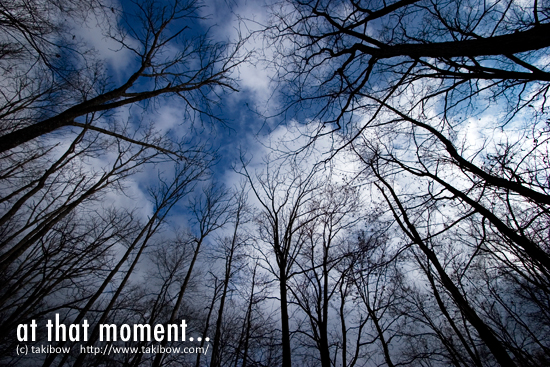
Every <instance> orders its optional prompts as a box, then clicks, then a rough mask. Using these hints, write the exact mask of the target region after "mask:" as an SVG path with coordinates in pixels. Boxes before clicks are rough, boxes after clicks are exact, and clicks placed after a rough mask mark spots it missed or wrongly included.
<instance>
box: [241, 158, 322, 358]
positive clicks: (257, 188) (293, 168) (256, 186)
mask: <svg viewBox="0 0 550 367" xmlns="http://www.w3.org/2000/svg"><path fill="white" fill-rule="evenodd" d="M285 163H286V165H282V164H278V165H275V166H274V165H273V163H272V162H269V161H266V169H265V172H262V173H256V175H255V177H254V176H252V175H251V174H250V173H249V172H248V170H247V168H246V165H244V164H243V175H244V176H245V177H246V179H247V180H248V181H249V182H250V185H251V187H252V192H253V193H254V195H255V196H256V198H257V199H258V201H259V202H260V207H261V213H260V214H259V216H258V217H257V225H258V236H259V240H260V241H261V242H262V243H264V244H266V245H267V248H265V247H263V246H262V247H260V248H259V249H258V250H259V251H260V253H261V254H262V257H263V258H264V262H265V265H264V266H265V267H266V269H267V270H268V271H269V272H270V273H271V274H273V276H274V277H275V279H276V281H277V283H278V286H279V297H280V298H279V302H280V312H281V315H280V318H281V333H282V336H281V337H282V352H283V357H282V365H283V366H291V363H292V359H291V343H290V336H291V331H290V320H289V310H288V304H289V297H288V287H289V280H290V278H292V276H293V274H294V273H295V271H296V270H295V267H296V261H297V259H298V256H299V254H300V253H301V251H302V249H303V248H304V246H305V244H306V241H307V226H308V224H309V223H310V222H312V221H314V220H315V218H316V217H317V215H318V214H317V213H316V211H315V209H314V208H312V207H311V205H310V204H311V203H312V202H313V201H314V196H315V194H316V193H317V191H318V189H319V188H320V186H321V184H320V183H319V180H318V178H317V176H316V173H317V172H316V169H313V170H311V171H310V172H306V173H304V172H302V169H301V168H300V167H299V166H298V165H297V164H296V162H292V161H290V162H285Z"/></svg>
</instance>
